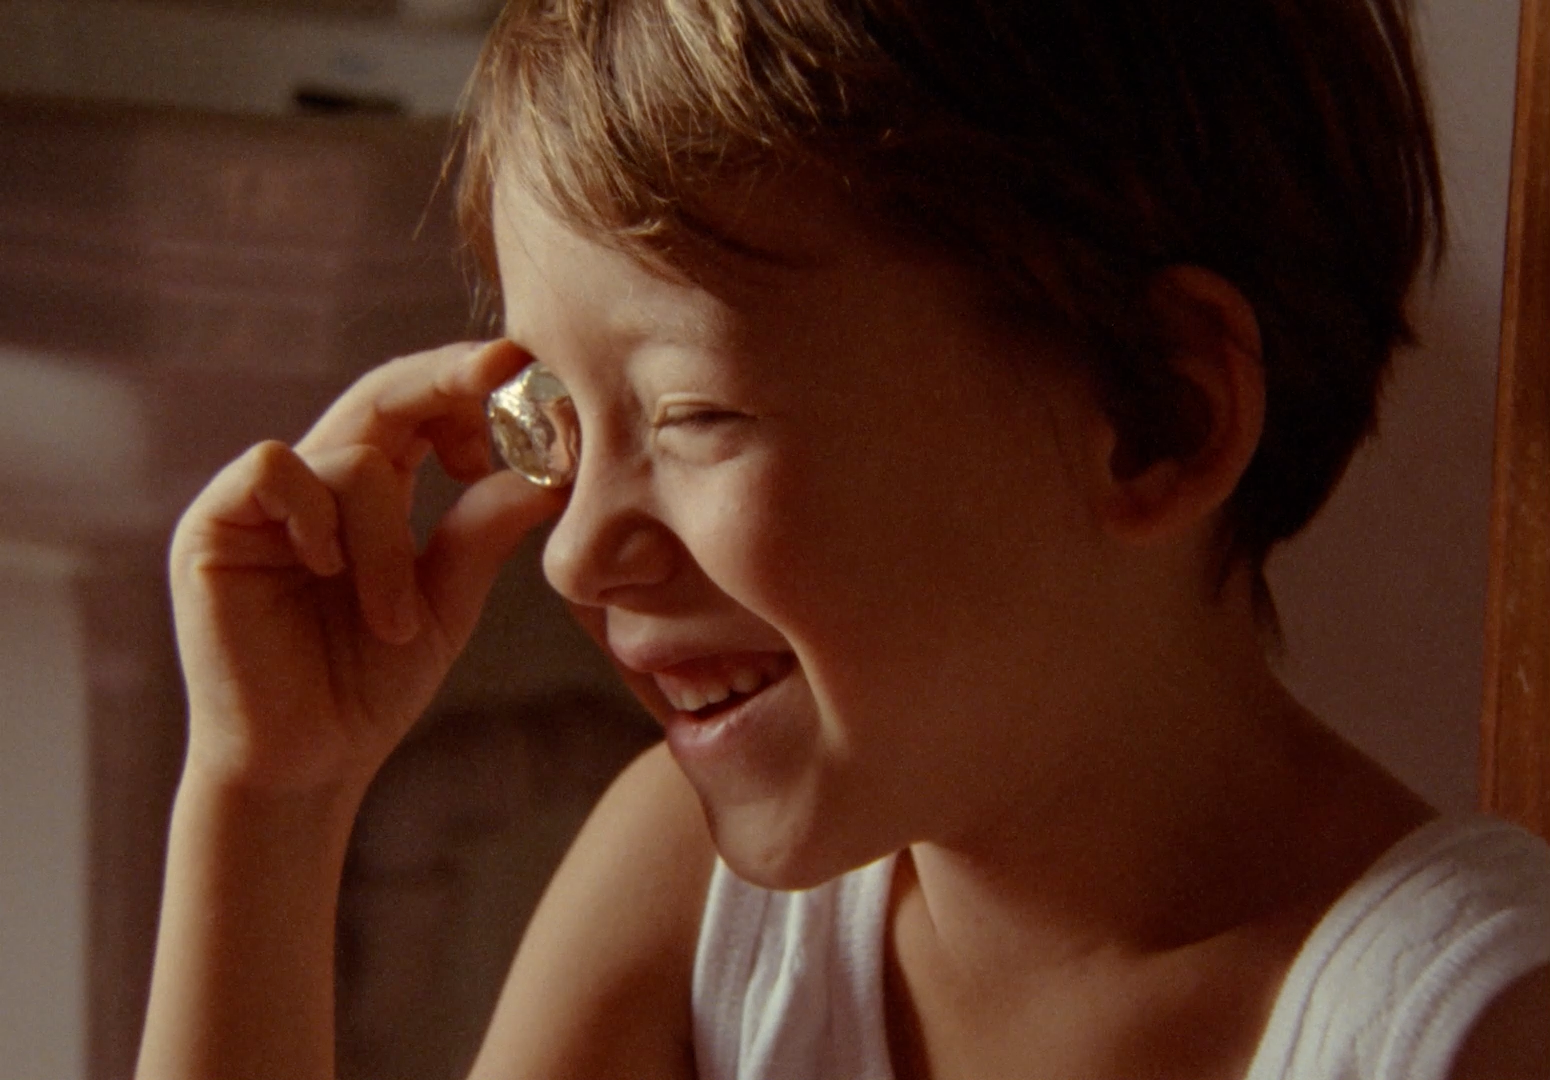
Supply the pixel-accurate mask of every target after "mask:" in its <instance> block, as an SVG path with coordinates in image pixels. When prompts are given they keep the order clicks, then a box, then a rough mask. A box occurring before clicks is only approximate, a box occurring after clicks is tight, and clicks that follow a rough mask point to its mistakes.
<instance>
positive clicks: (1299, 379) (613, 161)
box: [459, 0, 1445, 631]
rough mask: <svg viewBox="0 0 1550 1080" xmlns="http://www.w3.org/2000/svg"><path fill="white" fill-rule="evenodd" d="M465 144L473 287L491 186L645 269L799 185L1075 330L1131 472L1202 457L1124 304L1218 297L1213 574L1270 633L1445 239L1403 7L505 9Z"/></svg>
mask: <svg viewBox="0 0 1550 1080" xmlns="http://www.w3.org/2000/svg"><path fill="white" fill-rule="evenodd" d="M464 122H465V139H464V150H465V154H466V157H465V161H464V171H463V176H462V181H461V186H460V193H459V214H460V220H461V223H462V227H463V229H464V232H465V235H466V236H467V238H468V240H469V242H470V245H471V247H472V248H473V250H474V252H475V253H476V254H477V255H478V256H479V258H480V261H481V262H482V263H483V264H484V266H485V268H486V270H487V271H488V272H490V273H491V275H492V277H493V275H494V259H493V241H492V222H491V199H492V194H493V191H494V184H495V180H496V176H497V173H498V171H499V170H502V169H513V170H517V171H518V172H519V173H520V174H521V175H523V178H524V180H525V181H532V182H534V183H535V185H536V186H537V190H540V191H541V192H542V193H543V194H544V195H545V197H546V198H547V200H548V201H549V202H550V203H551V205H552V206H553V207H554V208H555V209H556V210H557V212H558V213H559V214H560V215H561V216H562V218H563V219H565V220H566V221H568V222H569V223H570V224H572V225H573V226H575V227H577V228H578V229H582V230H585V231H588V232H589V233H591V234H593V235H596V236H600V237H603V238H606V239H608V240H609V241H611V242H613V243H615V244H618V245H620V246H622V247H623V248H624V249H626V250H629V251H631V252H633V253H635V254H637V255H639V256H640V257H641V258H642V259H644V260H647V261H656V262H658V263H659V264H660V263H661V262H663V261H666V262H668V263H669V264H671V262H672V259H673V250H674V241H675V238H676V239H682V238H684V237H685V236H687V235H693V234H703V233H704V232H705V231H706V225H705V218H704V215H703V214H702V213H701V212H700V210H701V208H702V206H703V200H704V199H705V198H706V196H707V193H710V192H714V191H715V190H716V189H717V187H718V185H724V184H725V183H727V181H728V180H729V179H732V178H735V177H745V176H747V175H759V174H761V173H762V172H765V171H769V170H775V171H779V170H783V169H787V168H802V167H808V166H814V165H816V166H819V167H820V168H821V169H824V170H827V171H831V172H833V173H834V174H836V175H837V176H839V177H842V178H843V180H844V184H845V186H846V187H847V188H848V190H850V191H851V192H852V193H853V198H854V201H855V202H856V203H857V204H858V205H860V206H861V207H862V208H863V209H864V210H866V211H867V212H868V213H869V214H872V215H874V216H875V217H876V218H877V219H878V220H879V221H881V222H884V223H885V224H886V227H888V228H891V229H894V230H896V231H897V232H898V233H899V234H900V235H907V236H909V237H911V238H914V239H918V240H921V241H923V242H925V243H928V244H930V245H932V246H933V247H934V248H936V249H938V250H939V251H940V252H942V253H944V254H946V255H947V256H948V257H950V258H953V259H955V260H958V261H959V262H961V263H963V264H965V265H967V266H970V267H974V268H976V269H978V270H980V271H983V272H984V277H985V279H986V280H987V281H988V282H990V283H991V288H992V289H993V290H994V291H995V292H996V293H997V294H998V296H997V303H998V307H1005V308H1007V309H1022V310H1024V311H1026V312H1027V313H1029V314H1030V315H1037V317H1038V318H1039V319H1041V320H1044V321H1045V322H1046V323H1047V322H1048V320H1049V319H1050V318H1053V319H1055V320H1057V324H1058V325H1060V326H1061V327H1062V328H1063V329H1065V330H1068V331H1070V332H1071V334H1072V336H1073V337H1074V340H1075V341H1077V342H1078V343H1079V344H1080V345H1081V346H1082V347H1081V349H1080V353H1081V355H1082V357H1083V358H1084V360H1083V362H1084V364H1085V366H1086V368H1087V369H1088V370H1089V372H1090V374H1091V377H1092V379H1093V384H1094V386H1095V388H1096V389H1097V391H1098V393H1099V394H1100V396H1101V399H1102V400H1103V402H1104V403H1105V406H1106V408H1107V409H1108V412H1109V415H1110V416H1111V417H1112V418H1113V420H1114V421H1115V424H1116V429H1117V431H1118V434H1119V436H1120V438H1121V441H1122V444H1125V445H1128V446H1129V447H1130V448H1131V456H1132V458H1133V459H1134V460H1135V461H1136V462H1137V463H1138V464H1145V463H1147V462H1149V461H1152V460H1157V459H1160V458H1163V457H1166V456H1171V455H1176V454H1180V453H1184V452H1187V450H1188V449H1189V447H1190V445H1191V442H1192V440H1194V439H1195V438H1196V437H1197V436H1198V432H1196V431H1195V428H1196V426H1197V424H1196V421H1197V420H1198V410H1194V409H1191V408H1190V407H1189V406H1190V401H1189V400H1188V398H1189V394H1188V391H1187V387H1185V386H1184V385H1183V384H1182V382H1181V380H1180V379H1179V378H1178V376H1177V375H1176V374H1175V373H1174V372H1173V370H1172V368H1171V366H1170V364H1169V358H1168V348H1167V342H1166V340H1165V339H1164V337H1163V331H1162V323H1161V318H1160V315H1159V313H1158V311H1157V310H1156V306H1155V305H1154V304H1150V303H1148V302H1147V296H1148V290H1149V288H1150V286H1151V285H1152V283H1153V282H1154V281H1155V280H1156V278H1157V274H1158V272H1159V271H1160V270H1162V269H1164V268H1166V267H1169V266H1174V265H1181V264H1189V265H1196V266H1201V267H1205V268H1207V269H1209V270H1211V271H1213V272H1215V273H1217V274H1219V275H1220V276H1222V277H1223V278H1225V279H1226V280H1228V281H1230V282H1231V283H1232V284H1233V285H1234V286H1235V287H1236V288H1237V289H1238V290H1239V291H1240V292H1241V293H1242V294H1243V295H1244V296H1245V297H1246V298H1247V300H1248V301H1249V302H1250V304H1251V305H1252V306H1253V309H1254V312H1255V314H1256V316H1257V318H1258V320H1259V326H1260V331H1261V337H1262V342H1263V362H1264V371H1265V380H1266V420H1265V427H1264V433H1263V436H1262V439H1261V442H1260V445H1259V447H1258V449H1257V452H1256V453H1255V455H1254V457H1253V459H1252V461H1251V462H1250V464H1249V466H1248V468H1247V470H1246V472H1245V473H1244V475H1243V477H1242V479H1241V480H1240V482H1239V484H1238V486H1237V488H1236V490H1235V491H1234V493H1233V495H1232V497H1231V499H1230V500H1229V501H1228V503H1227V505H1226V506H1225V508H1224V514H1223V522H1222V524H1223V537H1222V539H1223V543H1224V549H1223V550H1224V556H1225V558H1224V563H1223V567H1224V569H1223V574H1224V580H1225V573H1226V570H1227V569H1229V568H1230V566H1231V565H1232V564H1233V563H1234V562H1235V561H1236V560H1238V559H1242V560H1246V561H1247V562H1248V563H1249V565H1250V567H1251V569H1252V571H1253V584H1254V600H1255V605H1256V609H1257V610H1258V612H1259V614H1260V615H1261V617H1262V619H1263V620H1264V621H1265V622H1266V623H1267V624H1268V625H1269V627H1270V629H1272V631H1273V630H1274V629H1275V628H1274V622H1275V616H1274V606H1273V604H1272V603H1271V600H1270V596H1269V592H1268V589H1267V587H1266V585H1265V580H1264V576H1263V567H1264V562H1265V559H1266V557H1267V556H1268V554H1269V552H1270V550H1271V548H1272V547H1273V546H1274V545H1275V544H1277V543H1278V542H1280V541H1281V540H1284V539H1286V538H1288V537H1290V536H1293V535H1294V534H1296V533H1297V532H1298V531H1300V530H1301V529H1302V528H1303V526H1304V525H1305V524H1306V523H1307V522H1308V521H1309V519H1311V518H1312V517H1313V515H1314V514H1315V513H1316V512H1317V511H1318V509H1319V508H1320V507H1321V506H1322V505H1323V504H1324V502H1325V501H1326V499H1327V498H1328V496H1329V494H1330V492H1331V491H1332V490H1333V488H1334V487H1335V485H1336V483H1337V482H1338V481H1339V479H1340V477H1341V476H1342V475H1343V473H1344V471H1345V469H1346V466H1347V465H1348V463H1349V462H1350V459H1351V457H1352V455H1353V454H1354V452H1355V450H1356V448H1357V447H1358V446H1359V445H1360V443H1361V442H1362V441H1363V440H1364V438H1365V437H1366V436H1367V435H1368V434H1369V433H1370V432H1371V431H1372V430H1373V428H1374V426H1375V416H1376V410H1377V401H1378V397H1379V394H1380V390H1381V387H1382V384H1383V382H1384V378H1385V374H1386V372H1387V371H1388V370H1389V367H1390V361H1391V357H1392V355H1393V353H1394V351H1395V349H1396V348H1397V347H1398V346H1400V345H1402V344H1406V343H1409V342H1410V341H1411V340H1412V339H1413V333H1412V328H1411V324H1410V322H1409V319H1408V315H1407V311H1406V303H1407V297H1408V294H1409V292H1410V289H1411V286H1412V283H1413V282H1414V279H1415V277H1416V275H1417V273H1418V272H1419V270H1420V268H1421V266H1422V264H1423V263H1424V262H1425V261H1426V257H1427V252H1428V249H1429V248H1430V249H1431V250H1432V252H1433V255H1434V258H1435V259H1440V255H1441V251H1442V246H1443V237H1444V231H1445V229H1444V211H1443V202H1442V181H1441V177H1440V169H1439V166H1438V161H1437V151H1436V145H1435V139H1434V135H1433V133H1432V128H1431V121H1430V116H1429V110H1428V104H1427V100H1426V96H1425V93H1424V90H1423V86H1422V82H1421V78H1420V74H1419V70H1418V63H1417V59H1416V57H1415V54H1414V49H1413V45H1412V34H1411V23H1410V12H1409V7H1408V4H1407V3H1406V0H511V2H510V3H509V4H508V6H507V7H506V9H505V11H504V13H503V15H502V16H501V18H500V19H499V21H498V23H497V24H496V26H495V28H494V30H493V32H492V34H491V36H490V38H489V40H488V42H487V43H486V46H485V49H484V52H483V54H482V57H481V59H480V62H479V65H478V68H477V71H476V73H475V76H474V79H473V82H472V83H471V86H470V93H469V96H468V99H467V105H466V108H465V113H464ZM1434 265H1435V263H1434Z"/></svg>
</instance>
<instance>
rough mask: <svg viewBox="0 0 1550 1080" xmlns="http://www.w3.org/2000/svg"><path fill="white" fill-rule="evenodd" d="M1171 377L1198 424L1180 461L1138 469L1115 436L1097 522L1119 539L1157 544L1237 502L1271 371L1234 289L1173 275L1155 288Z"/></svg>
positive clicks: (1250, 312) (1190, 272) (1203, 274)
mask: <svg viewBox="0 0 1550 1080" xmlns="http://www.w3.org/2000/svg"><path fill="white" fill-rule="evenodd" d="M1147 302H1148V304H1150V305H1151V307H1152V309H1153V311H1154V312H1155V314H1156V315H1157V317H1158V319H1159V321H1160V323H1161V326H1162V329H1163V337H1164V341H1165V342H1166V343H1167V347H1168V350H1169V352H1168V361H1169V365H1170V367H1171V369H1172V373H1173V374H1174V376H1176V378H1177V379H1178V380H1179V385H1180V387H1181V389H1182V390H1183V391H1184V392H1185V394H1184V396H1185V397H1187V398H1188V399H1189V400H1188V401H1187V402H1178V403H1175V407H1182V406H1184V405H1187V406H1188V407H1189V412H1190V414H1191V419H1192V420H1193V426H1194V429H1195V430H1194V437H1193V438H1191V439H1189V440H1187V445H1185V446H1183V447H1181V448H1180V449H1179V450H1178V452H1176V453H1172V454H1170V455H1168V456H1160V457H1157V458H1156V459H1155V460H1151V461H1144V462H1140V463H1137V462H1136V461H1135V458H1134V455H1133V453H1132V452H1131V451H1130V450H1129V449H1128V448H1127V447H1124V446H1122V445H1121V443H1120V438H1119V434H1118V433H1117V432H1116V431H1114V430H1113V429H1112V427H1111V429H1110V433H1109V434H1110V441H1109V446H1108V454H1107V469H1106V470H1105V475H1104V477H1103V488H1104V493H1103V496H1102V498H1101V499H1100V507H1099V516H1100V518H1101V520H1102V523H1103V525H1104V527H1105V529H1106V531H1108V532H1109V533H1110V534H1111V535H1113V536H1116V537H1118V538H1120V539H1123V540H1127V541H1129V542H1132V543H1149V542H1152V541H1154V540H1160V539H1166V538H1169V537H1173V536H1177V535H1180V534H1182V533H1184V532H1186V531H1188V530H1190V529H1192V528H1194V527H1195V526H1197V525H1198V524H1200V523H1201V522H1203V521H1205V520H1207V519H1209V518H1211V517H1212V516H1213V515H1214V514H1215V513H1216V512H1217V511H1218V510H1220V509H1221V507H1222V506H1223V505H1224V504H1225V503H1226V502H1227V500H1228V499H1229V498H1230V497H1231V496H1232V493H1233V491H1234V490H1235V489H1236V488H1237V486H1238V480H1239V479H1240V478H1241V477H1242V476H1243V473H1244V470H1245V469H1247V468H1248V466H1249V462H1250V460H1251V459H1252V458H1253V457H1254V451H1255V449H1256V448H1257V447H1258V446H1259V439H1260V435H1261V433H1262V432H1263V430H1264V423H1265V371H1264V365H1263V356H1262V352H1261V345H1260V335H1259V320H1258V319H1257V318H1256V317H1255V315H1254V309H1253V307H1252V306H1251V305H1250V304H1249V302H1248V300H1246V299H1245V298H1244V296H1243V294H1242V293H1240V292H1239V291H1238V290H1237V289H1236V288H1234V287H1233V286H1232V284H1231V283H1229V282H1228V281H1227V280H1226V279H1224V278H1222V277H1220V276H1219V275H1217V274H1214V273H1212V272H1211V271H1209V270H1205V269H1202V268H1201V267H1197V266H1174V267H1170V268H1169V269H1167V270H1164V271H1162V272H1161V273H1159V274H1158V275H1157V277H1156V279H1155V280H1154V281H1153V282H1152V284H1151V286H1150V287H1149V289H1148V293H1147Z"/></svg>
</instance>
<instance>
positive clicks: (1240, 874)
mask: <svg viewBox="0 0 1550 1080" xmlns="http://www.w3.org/2000/svg"><path fill="white" fill-rule="evenodd" d="M1239 630H1240V631H1242V630H1243V628H1242V627H1240V628H1239ZM1154 640H1156V639H1154ZM1163 640H1174V641H1182V640H1187V638H1186V637H1185V636H1184V635H1177V636H1174V637H1172V638H1171V639H1170V638H1167V637H1165V638H1163ZM1245 643H1246V644H1245ZM1158 660H1159V662H1158V663H1155V664H1153V665H1151V667H1152V672H1153V676H1154V677H1152V678H1150V679H1146V680H1144V682H1142V683H1139V684H1137V686H1136V687H1134V688H1133V689H1132V691H1131V693H1129V694H1128V695H1127V699H1126V700H1122V701H1120V702H1118V703H1117V704H1113V703H1111V704H1109V705H1108V706H1107V707H1106V708H1104V709H1102V710H1101V711H1100V710H1094V711H1093V712H1092V713H1091V714H1090V715H1089V716H1088V718H1087V722H1086V724H1085V725H1084V729H1085V730H1091V731H1094V732H1097V733H1099V734H1097V735H1095V736H1094V738H1095V739H1097V741H1099V742H1100V743H1101V744H1102V745H1101V747H1100V748H1098V749H1097V751H1096V752H1090V753H1085V754H1083V755H1081V757H1080V760H1083V761H1093V762H1098V763H1099V764H1097V765H1092V766H1089V767H1086V768H1085V769H1076V768H1068V769H1063V770H1062V771H1061V775H1060V778H1059V781H1058V789H1054V787H1053V786H1052V784H1051V780H1050V775H1049V773H1048V772H1046V773H1044V774H1042V775H1036V774H1035V773H1034V772H1033V771H1030V772H1029V774H1028V775H1029V776H1030V777H1036V778H1034V779H1030V781H1029V782H1028V783H1027V784H1025V785H1024V786H1022V787H1021V788H1018V787H1015V786H1014V787H1013V788H1011V789H1009V790H1007V791H1004V792H1000V793H998V794H997V796H996V797H995V801H996V805H994V806H989V807H987V806H985V805H984V804H983V803H982V804H981V805H980V806H979V807H977V812H976V813H975V814H973V815H972V816H968V815H966V817H972V819H973V820H975V821H976V822H983V821H990V822H993V824H992V825H991V826H990V827H989V828H985V827H979V826H976V827H975V828H974V829H973V830H972V831H964V832H961V833H958V834H956V835H945V836H941V837H936V838H933V839H932V840H930V841H928V842H924V843H918V844H916V845H914V846H913V847H912V848H911V850H910V853H909V860H908V861H909V864H910V865H909V873H910V874H911V875H912V878H913V881H914V882H915V883H916V884H915V886H914V888H915V889H916V890H917V893H918V900H919V903H920V907H921V912H922V914H923V915H924V916H925V920H924V921H925V923H926V925H928V926H929V928H930V931H931V933H930V936H931V937H932V938H933V939H934V941H935V947H936V948H938V949H939V950H940V953H941V955H942V957H943V958H944V959H947V960H948V961H949V962H950V963H951V964H952V965H954V966H955V967H959V968H961V970H962V971H963V972H964V973H965V974H966V975H968V976H969V977H971V978H975V977H984V978H991V979H1006V978H1016V977H1017V973H1018V972H1024V973H1028V972H1033V971H1037V970H1040V969H1045V970H1048V969H1049V968H1050V967H1052V966H1055V965H1063V964H1070V963H1073V962H1083V961H1084V960H1086V959H1089V958H1091V957H1094V956H1097V955H1105V956H1110V957H1127V956H1128V957H1137V958H1139V957H1144V956H1147V955H1155V954H1158V953H1161V952H1165V951H1168V950H1175V949H1179V948H1182V947H1187V946H1189V945H1192V944H1195V943H1200V942H1205V941H1209V940H1211V939H1213V938H1217V937H1220V936H1222V935H1229V934H1233V933H1237V932H1242V931H1244V930H1246V929H1248V928H1253V927H1256V926H1269V925H1281V924H1287V923H1296V924H1297V925H1300V926H1303V924H1306V925H1305V926H1303V929H1304V930H1306V929H1311V925H1312V921H1313V920H1314V919H1316V917H1317V915H1318V914H1319V913H1321V912H1322V911H1323V910H1324V909H1325V908H1327V907H1328V905H1329V904H1330V903H1332V902H1333V901H1334V899H1335V898H1336V897H1338V895H1339V894H1340V893H1341V892H1342V891H1343V890H1344V889H1345V888H1346V887H1347V886H1348V885H1349V884H1350V883H1351V882H1352V881H1353V880H1354V879H1355V878H1356V877H1357V876H1359V875H1360V873H1361V872H1362V871H1363V870H1364V869H1365V868H1366V867H1367V866H1368V865H1370V863H1371V862H1372V861H1373V860H1374V859H1375V858H1376V857H1377V856H1378V855H1379V854H1381V853H1382V851H1383V850H1385V849H1386V848H1387V847H1388V846H1390V845H1391V844H1392V843H1394V842H1395V841H1396V840H1398V839H1399V838H1400V837H1401V836H1403V835H1404V834H1405V833H1406V832H1408V831H1410V830H1411V829H1413V828H1415V827H1416V826H1417V825H1418V824H1420V823H1421V822H1422V821H1424V820H1425V819H1426V817H1427V816H1429V810H1428V809H1427V808H1426V806H1425V805H1424V803H1422V802H1421V801H1420V800H1419V799H1418V798H1417V797H1415V796H1414V795H1413V794H1411V793H1410V792H1409V791H1407V790H1406V789H1405V788H1404V787H1403V786H1402V785H1400V784H1399V783H1398V782H1397V781H1395V780H1394V779H1393V778H1391V777H1389V776H1388V775H1387V774H1386V773H1385V772H1384V771H1383V770H1382V769H1381V768H1380V767H1378V766H1377V765H1376V764H1375V763H1373V762H1371V761H1369V760H1368V759H1366V758H1365V757H1364V756H1362V755H1361V754H1360V753H1359V752H1357V751H1356V750H1355V749H1354V748H1352V747H1351V746H1350V745H1349V744H1347V743H1345V742H1344V741H1343V740H1341V739H1340V738H1339V737H1338V736H1336V735H1335V734H1334V733H1332V732H1331V731H1329V730H1328V729H1327V728H1326V727H1324V725H1322V724H1321V723H1320V722H1319V721H1318V720H1317V719H1316V718H1315V717H1313V716H1312V715H1311V714H1310V713H1308V712H1307V711H1306V710H1305V709H1303V708H1302V707H1301V706H1300V705H1299V704H1298V703H1297V702H1296V701H1295V700H1294V699H1293V698H1292V697H1291V695H1290V694H1289V693H1288V692H1287V691H1286V690H1285V689H1284V687H1282V685H1281V684H1280V683H1279V681H1278V680H1277V679H1276V678H1275V676H1274V674H1273V673H1272V672H1271V671H1270V668H1269V665H1268V662H1267V661H1266V660H1265V658H1264V655H1263V652H1262V651H1261V650H1260V648H1259V645H1258V640H1257V636H1256V635H1255V634H1254V633H1253V632H1252V626H1251V625H1250V626H1249V627H1248V629H1247V632H1240V633H1238V634H1237V635H1236V636H1235V637H1234V636H1231V635H1228V636H1220V635H1219V636H1217V637H1216V638H1215V639H1214V640H1205V641H1202V642H1201V645H1200V647H1198V648H1195V649H1193V650H1190V651H1187V652H1186V651H1185V650H1182V649H1174V650H1172V651H1171V653H1170V655H1168V656H1166V657H1159V658H1158ZM1186 688H1187V689H1186ZM1028 727H1029V728H1030V732H1031V733H1030V753H1032V752H1033V751H1034V750H1038V749H1039V748H1038V747H1035V746H1033V745H1032V744H1033V743H1036V742H1038V741H1039V738H1040V733H1039V725H1037V724H1029V725H1028ZM1088 749H1093V748H1088ZM1072 760H1077V759H1076V758H1073V759H1072ZM1035 787H1038V788H1040V790H1033V788H1035Z"/></svg>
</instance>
